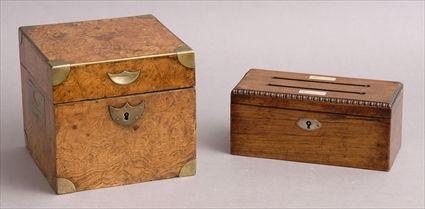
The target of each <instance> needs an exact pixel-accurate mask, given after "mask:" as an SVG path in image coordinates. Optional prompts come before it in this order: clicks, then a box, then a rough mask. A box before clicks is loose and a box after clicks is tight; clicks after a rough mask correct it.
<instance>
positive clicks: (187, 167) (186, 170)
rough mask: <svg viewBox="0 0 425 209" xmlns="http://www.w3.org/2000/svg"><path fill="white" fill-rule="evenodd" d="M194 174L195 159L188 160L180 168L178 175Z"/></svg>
mask: <svg viewBox="0 0 425 209" xmlns="http://www.w3.org/2000/svg"><path fill="white" fill-rule="evenodd" d="M195 174H196V159H193V160H190V161H189V162H187V163H186V164H184V166H183V167H182V168H181V169H180V173H179V177H185V176H194V175H195Z"/></svg>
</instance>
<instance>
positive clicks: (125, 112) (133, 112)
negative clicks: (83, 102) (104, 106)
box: [109, 102, 145, 126]
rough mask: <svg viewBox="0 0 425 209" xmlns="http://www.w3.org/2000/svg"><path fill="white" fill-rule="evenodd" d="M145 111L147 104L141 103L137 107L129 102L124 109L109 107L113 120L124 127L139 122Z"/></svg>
mask: <svg viewBox="0 0 425 209" xmlns="http://www.w3.org/2000/svg"><path fill="white" fill-rule="evenodd" d="M144 110H145V103H144V102H141V103H140V104H138V105H136V106H132V105H130V104H129V103H128V102H127V103H125V105H123V106H122V107H113V106H111V105H109V114H110V115H111V118H112V120H113V121H114V122H115V123H117V124H119V125H122V126H131V125H133V124H134V123H135V122H136V121H137V120H139V119H140V118H141V117H142V115H143V112H144Z"/></svg>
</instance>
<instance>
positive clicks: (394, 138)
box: [390, 90, 403, 167]
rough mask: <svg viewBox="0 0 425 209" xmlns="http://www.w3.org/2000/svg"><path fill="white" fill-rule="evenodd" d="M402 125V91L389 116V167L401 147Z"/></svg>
mask: <svg viewBox="0 0 425 209" xmlns="http://www.w3.org/2000/svg"><path fill="white" fill-rule="evenodd" d="M402 124H403V90H401V91H400V93H399V94H398V97H397V99H396V101H395V103H394V105H393V109H392V114H391V135H390V167H391V166H392V165H393V163H394V160H395V158H396V156H397V154H398V151H399V150H400V147H401V138H402Z"/></svg>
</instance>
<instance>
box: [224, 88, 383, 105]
mask: <svg viewBox="0 0 425 209" xmlns="http://www.w3.org/2000/svg"><path fill="white" fill-rule="evenodd" d="M232 94H233V95H243V96H250V95H254V96H264V97H273V98H279V99H297V100H310V101H318V102H329V103H338V104H350V105H362V106H369V107H377V108H386V109H387V108H391V104H389V103H386V102H375V101H366V100H357V99H340V98H331V97H321V96H306V95H298V94H290V93H275V92H269V91H257V90H249V89H233V91H232Z"/></svg>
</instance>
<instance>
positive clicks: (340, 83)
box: [272, 76, 370, 87]
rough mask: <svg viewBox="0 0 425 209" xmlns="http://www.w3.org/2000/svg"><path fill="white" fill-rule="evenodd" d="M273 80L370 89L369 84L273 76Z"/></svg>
mask: <svg viewBox="0 0 425 209" xmlns="http://www.w3.org/2000/svg"><path fill="white" fill-rule="evenodd" d="M272 79H279V80H289V81H302V82H310V83H326V84H335V85H344V86H359V87H370V85H369V84H354V83H344V82H334V81H324V80H323V81H320V80H307V79H297V78H284V77H278V76H273V77H272Z"/></svg>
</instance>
